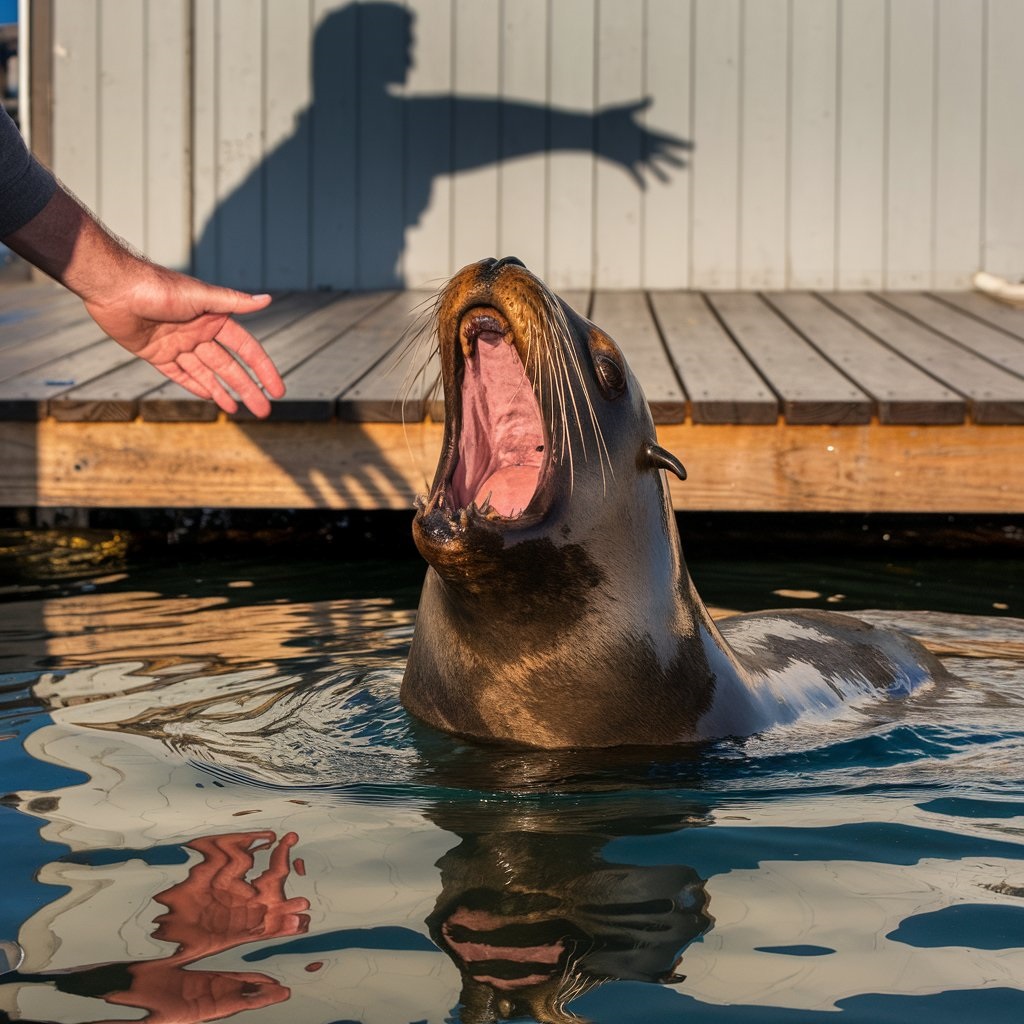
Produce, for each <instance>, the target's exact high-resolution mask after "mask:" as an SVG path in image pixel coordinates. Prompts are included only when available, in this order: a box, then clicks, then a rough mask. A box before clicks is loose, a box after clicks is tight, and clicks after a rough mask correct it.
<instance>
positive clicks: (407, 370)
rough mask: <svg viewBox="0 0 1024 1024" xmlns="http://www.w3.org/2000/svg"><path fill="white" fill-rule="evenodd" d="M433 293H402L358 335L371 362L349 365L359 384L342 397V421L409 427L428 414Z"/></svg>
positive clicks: (338, 407) (339, 408) (339, 401)
mask: <svg viewBox="0 0 1024 1024" xmlns="http://www.w3.org/2000/svg"><path fill="white" fill-rule="evenodd" d="M433 306H434V295H433V292H417V291H409V292H403V293H402V294H400V295H399V296H397V298H396V299H395V300H394V302H391V303H389V304H388V305H387V306H386V307H384V308H382V309H379V310H377V312H376V313H374V314H373V316H371V317H367V319H366V320H365V321H364V322H363V323H362V324H360V325H359V327H358V328H357V329H356V330H357V332H358V333H359V334H360V335H365V338H366V341H367V350H366V351H367V356H366V360H363V361H359V362H357V361H356V360H353V359H351V357H350V359H349V368H348V372H349V376H350V377H351V378H352V379H353V380H354V383H352V384H350V385H348V386H347V387H344V388H343V389H342V391H341V392H340V393H339V394H338V398H337V404H336V411H337V415H338V418H339V419H342V420H351V421H352V422H355V423H409V422H414V421H417V420H422V419H423V418H424V416H426V414H427V408H426V403H427V398H428V396H429V392H430V389H431V386H432V384H433V380H432V379H431V380H428V379H427V377H426V374H425V373H424V372H423V371H424V369H425V368H424V367H423V366H422V365H418V364H422V363H423V361H424V360H425V359H426V356H427V353H428V352H429V350H430V346H431V339H430V326H429V324H428V322H427V321H428V320H429V317H430V313H431V311H432V309H433ZM345 340H347V338H346V339H345ZM374 347H376V351H377V353H378V355H377V359H376V362H374V363H373V364H372V365H371V366H370V368H369V369H368V370H366V371H365V372H363V373H362V374H361V375H360V374H359V369H360V367H361V366H362V365H363V362H365V361H368V359H370V358H372V357H373V352H374Z"/></svg>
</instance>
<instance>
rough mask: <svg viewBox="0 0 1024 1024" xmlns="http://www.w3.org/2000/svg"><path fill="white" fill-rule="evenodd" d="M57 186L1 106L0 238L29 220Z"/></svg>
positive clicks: (48, 199) (45, 202)
mask: <svg viewBox="0 0 1024 1024" xmlns="http://www.w3.org/2000/svg"><path fill="white" fill-rule="evenodd" d="M56 189H57V181H56V179H55V178H54V176H53V175H52V174H51V173H50V172H49V171H48V170H47V169H46V168H45V167H44V166H43V165H42V164H41V163H39V161H38V160H36V158H35V157H34V156H32V154H31V153H30V152H29V151H28V149H27V147H26V146H25V140H24V139H22V137H21V132H19V131H18V127H17V125H16V124H15V123H14V122H13V121H12V120H11V118H10V116H9V115H8V113H7V111H6V110H3V109H2V108H0V238H6V237H7V236H8V235H9V234H11V232H13V231H17V230H18V228H20V227H22V226H23V225H25V224H27V223H28V222H29V221H30V220H31V219H32V218H33V217H34V216H35V215H36V214H37V213H39V211H40V210H41V209H42V208H43V207H44V206H45V205H46V204H47V203H48V202H49V201H50V197H51V196H52V195H53V193H54V192H55V191H56Z"/></svg>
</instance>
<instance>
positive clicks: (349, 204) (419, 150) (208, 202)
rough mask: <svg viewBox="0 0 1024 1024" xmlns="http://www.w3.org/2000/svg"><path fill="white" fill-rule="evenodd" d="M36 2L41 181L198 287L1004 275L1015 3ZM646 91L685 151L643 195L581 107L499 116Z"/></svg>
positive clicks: (1015, 151)
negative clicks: (520, 270) (45, 129)
mask: <svg viewBox="0 0 1024 1024" xmlns="http://www.w3.org/2000/svg"><path fill="white" fill-rule="evenodd" d="M53 3H54V23H55V34H56V38H55V61H54V64H55V71H54V77H55V82H54V90H55V97H56V99H55V110H54V121H53V144H54V162H55V164H56V168H57V171H58V173H59V174H60V175H61V176H62V177H63V178H64V180H65V181H66V182H67V183H68V184H69V185H70V186H71V187H72V188H73V189H74V190H75V191H76V192H78V194H79V195H80V196H81V197H82V199H83V200H85V201H86V202H87V203H89V204H91V205H93V206H95V207H96V208H98V209H99V211H100V213H101V215H102V216H103V218H104V219H105V220H107V221H108V223H109V224H110V225H111V227H112V228H113V229H114V230H116V231H117V232H119V233H120V234H122V235H123V236H124V237H125V238H127V239H128V240H129V241H131V242H133V243H134V244H136V245H137V246H138V247H140V248H141V249H143V250H145V251H146V252H147V253H149V254H151V255H152V256H153V257H154V258H155V259H158V260H161V261H164V262H167V263H170V264H172V265H176V266H187V265H189V264H190V263H191V264H192V265H193V267H194V269H195V271H196V272H197V273H199V274H201V275H203V276H205V277H208V278H210V279H216V280H220V281H223V282H225V283H232V284H238V285H243V286H245V287H249V288H264V287H267V288H289V287H322V286H330V287H339V288H350V287H375V286H380V285H386V284H390V283H402V282H404V283H407V284H409V285H415V286H420V285H424V284H431V283H434V282H436V281H438V280H439V279H442V278H444V277H446V276H447V275H449V274H450V273H451V272H453V271H454V270H455V269H457V268H458V267H459V266H461V265H462V264H464V263H466V262H468V261H470V260H473V259H477V258H479V257H481V256H486V255H504V254H515V255H518V256H520V257H521V258H522V259H524V260H525V261H526V262H527V263H528V264H529V265H530V266H531V267H533V268H534V269H536V270H537V271H539V272H540V273H541V274H542V275H544V276H546V277H547V279H548V280H549V281H550V282H551V283H552V284H554V285H555V286H557V287H562V288H573V287H588V286H596V287H605V288H619V287H622V288H634V287H652V288H676V287H695V288H756V289H775V288H787V287H790V288H824V289H829V288H924V287H937V288H957V287H965V286H967V284H968V282H969V277H970V274H971V273H972V272H973V271H975V270H977V269H979V268H985V269H988V270H990V271H992V272H994V273H998V274H1003V275H1005V276H1009V277H1011V278H1013V279H1017V278H1019V277H1021V276H1024V130H1022V124H1024V56H1022V55H1024V0H407V2H398V0H395V2H393V3H384V4H381V3H378V4H376V5H365V6H364V10H363V12H362V14H356V13H355V12H354V11H352V10H347V11H346V10H345V9H347V8H352V7H358V6H359V4H358V3H347V2H344V3H337V2H334V3H331V2H328V0H191V2H190V0H53ZM366 6H369V7H372V8H373V10H370V11H367V10H366V9H365V8H366ZM382 9H383V13H384V14H388V13H389V12H390V14H392V15H396V17H394V18H391V19H390V20H389V21H388V20H385V21H381V19H380V17H379V15H380V14H381V12H382ZM401 9H404V11H405V12H406V15H407V16H408V18H409V19H411V22H412V24H413V33H414V39H413V41H412V47H411V59H412V62H413V66H412V68H411V69H410V70H409V72H408V75H407V77H405V80H404V81H403V80H401V79H402V76H401V74H399V75H398V80H395V75H394V69H393V68H390V69H389V68H382V62H383V63H387V61H386V60H384V59H383V58H382V57H381V56H380V55H381V54H386V53H388V52H389V49H390V51H394V49H395V47H394V45H393V43H394V32H393V25H394V24H397V23H400V22H401V20H402V18H403V17H405V16H406V15H403V14H402V10H401ZM375 33H376V34H377V35H382V34H388V33H390V38H375ZM368 55H372V57H369V58H368ZM388 70H390V71H391V72H392V77H391V82H392V84H391V85H390V86H388V87H387V88H385V87H384V85H383V83H382V78H383V77H387V76H386V75H384V72H385V71H388ZM399 70H401V69H399ZM325 83H327V84H326V85H325ZM644 98H649V99H650V105H649V106H648V107H647V108H646V109H645V110H644V111H643V112H642V113H640V114H638V121H639V122H641V123H642V125H643V126H644V127H645V128H646V129H648V130H650V131H651V132H658V133H664V134H667V135H671V136H675V137H677V138H680V139H685V140H689V141H690V142H692V145H693V149H692V152H688V153H686V154H685V157H686V164H687V166H685V167H684V168H672V167H669V168H667V178H666V180H664V181H662V180H659V179H658V178H657V177H656V176H655V175H653V174H652V173H651V172H650V170H649V169H643V168H642V169H641V171H640V174H641V175H642V177H643V179H644V185H643V187H641V186H639V185H638V184H637V182H636V181H635V180H634V179H633V177H632V176H631V174H630V173H629V172H628V171H627V170H626V169H625V168H624V167H623V166H622V165H621V164H618V163H615V162H610V161H609V160H606V159H604V158H603V157H602V155H601V151H602V146H601V138H602V137H601V136H600V133H599V132H597V131H595V129H594V124H593V122H591V121H590V120H588V119H587V118H585V117H580V118H578V119H577V121H576V122H575V127H574V131H577V132H578V133H582V136H583V137H582V139H581V141H582V143H583V144H585V145H587V146H588V147H589V148H587V149H579V150H576V151H573V152H551V151H549V150H548V149H547V148H546V139H547V135H546V132H545V130H544V126H543V123H541V125H540V128H539V129H538V124H537V122H536V120H532V119H531V118H529V117H526V118H523V116H522V112H523V110H524V108H523V106H522V104H532V105H535V106H540V107H550V108H557V109H559V110H563V111H573V112H576V113H578V114H581V115H587V114H594V113H597V112H600V111H601V110H603V109H607V108H608V107H609V106H614V105H619V104H626V103H632V102H636V101H639V100H642V99H644ZM471 100H477V101H492V103H493V104H496V105H492V106H491V107H490V111H491V116H487V104H486V103H485V102H484V103H481V102H477V103H473V102H467V101H471ZM428 110H429V116H426V115H425V113H424V112H425V111H428ZM495 114H496V115H497V116H495ZM588 131H589V132H590V133H591V134H590V136H589V137H587V134H586V133H587V132H588ZM595 149H596V150H597V152H596V153H595ZM520 150H522V151H523V155H514V156H509V155H508V154H509V153H511V152H513V151H515V152H517V153H518V152H519V151H520ZM481 153H483V154H484V157H485V159H481ZM466 161H471V162H472V166H466V167H464V168H463V169H459V170H453V169H454V168H456V167H459V166H460V165H461V164H462V163H464V162H466Z"/></svg>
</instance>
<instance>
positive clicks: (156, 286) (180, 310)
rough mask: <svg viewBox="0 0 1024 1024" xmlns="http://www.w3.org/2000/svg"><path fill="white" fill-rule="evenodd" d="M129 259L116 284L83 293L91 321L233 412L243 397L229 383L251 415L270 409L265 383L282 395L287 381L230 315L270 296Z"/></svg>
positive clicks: (275, 395)
mask: <svg viewBox="0 0 1024 1024" xmlns="http://www.w3.org/2000/svg"><path fill="white" fill-rule="evenodd" d="M132 263H133V265H132V266H131V267H130V268H128V269H126V271H125V274H124V276H123V278H122V279H121V280H119V281H118V282H117V284H116V285H115V286H113V287H111V288H110V289H109V290H103V291H101V292H100V293H99V294H98V295H96V296H95V297H94V298H88V299H86V300H85V308H86V310H87V311H88V312H89V315H90V316H91V317H92V318H93V320H95V321H96V323H97V324H98V325H99V326H100V327H101V328H103V330H104V331H105V332H106V333H107V334H108V335H109V336H110V337H111V338H113V339H114V341H116V342H118V343H119V344H120V345H123V346H124V347H125V348H126V349H128V351H129V352H132V353H133V354H134V355H137V356H139V357H140V358H141V359H145V360H146V362H148V363H151V364H152V365H153V366H155V367H156V369H158V370H159V371H160V372H161V373H162V374H164V376H166V377H169V378H170V379H171V380H173V381H175V382H176V383H177V384H180V385H181V386H182V387H183V388H185V389H186V390H188V391H190V392H192V394H194V395H198V396H199V397H200V398H209V399H212V400H213V401H214V402H216V403H217V405H218V406H220V408H221V409H223V410H224V411H225V412H228V413H233V412H237V410H238V403H237V402H236V401H235V399H234V398H233V397H232V395H231V394H230V393H229V391H228V388H231V389H232V390H233V391H234V392H235V393H236V394H237V395H238V397H239V398H240V399H241V400H242V402H243V403H244V404H245V405H246V407H247V408H248V409H249V410H250V411H251V412H252V413H253V414H254V415H256V416H260V417H263V416H267V415H268V414H269V412H270V402H269V401H268V400H267V396H266V394H264V392H263V390H262V389H265V390H266V392H267V393H268V394H269V395H270V396H271V397H273V398H280V397H281V396H282V395H283V394H284V383H283V381H282V380H281V377H280V374H279V373H278V372H277V368H276V367H275V366H274V364H273V362H272V361H271V359H270V356H268V355H267V353H266V352H265V351H264V350H263V347H262V346H261V345H260V343H259V342H258V341H257V340H256V339H255V338H254V337H253V336H252V335H251V334H250V333H249V332H248V331H247V330H246V329H245V328H244V327H243V326H242V325H241V324H239V323H238V322H237V321H236V320H233V319H232V315H235V314H239V313H250V312H253V311H255V310H258V309H264V308H265V307H266V306H267V305H268V304H269V303H270V296H269V295H246V294H245V293H244V292H238V291H234V290H232V289H230V288H218V287H215V286H214V285H209V284H205V283H204V282H202V281H197V280H196V279H195V278H193V277H188V276H187V275H185V274H179V273H177V272H176V271H173V270H168V269H166V268H165V267H160V266H157V265H156V264H153V263H148V262H147V261H145V260H142V259H133V261H132ZM236 357H237V358H236ZM246 366H248V367H249V369H251V371H252V373H253V374H255V377H256V379H255V380H254V379H253V377H252V376H251V375H250V374H249V373H248V372H247V371H246ZM257 382H258V383H257ZM260 385H262V389H261V387H260Z"/></svg>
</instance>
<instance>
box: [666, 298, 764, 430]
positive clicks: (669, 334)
mask: <svg viewBox="0 0 1024 1024" xmlns="http://www.w3.org/2000/svg"><path fill="white" fill-rule="evenodd" d="M651 304H652V306H653V308H654V313H655V317H656V319H657V322H658V327H659V328H660V330H661V334H662V336H663V337H664V339H665V345H666V347H667V348H668V353H669V356H670V357H671V358H672V361H673V363H674V364H675V367H676V370H677V372H678V374H679V379H680V380H681V381H682V384H683V388H684V390H685V391H686V394H687V396H688V397H689V402H690V415H691V417H692V418H693V421H694V423H774V422H775V421H776V420H777V419H778V417H779V401H778V399H777V398H776V396H775V394H774V393H773V392H772V390H771V388H770V387H768V385H767V384H766V383H765V381H764V378H763V377H761V375H760V374H759V373H758V372H757V370H755V369H754V367H753V365H752V364H751V363H750V361H749V360H748V359H747V357H746V356H745V355H744V353H743V351H742V350H741V349H740V348H739V347H738V346H737V344H736V342H735V341H733V339H732V337H730V335H729V333H728V332H727V331H726V330H725V328H724V327H723V326H722V324H721V322H720V321H719V320H718V319H717V317H716V316H715V315H714V313H712V312H711V310H710V309H709V307H708V304H707V303H706V302H705V301H704V298H703V296H702V295H700V293H698V292H677V291H672V292H652V293H651Z"/></svg>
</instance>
